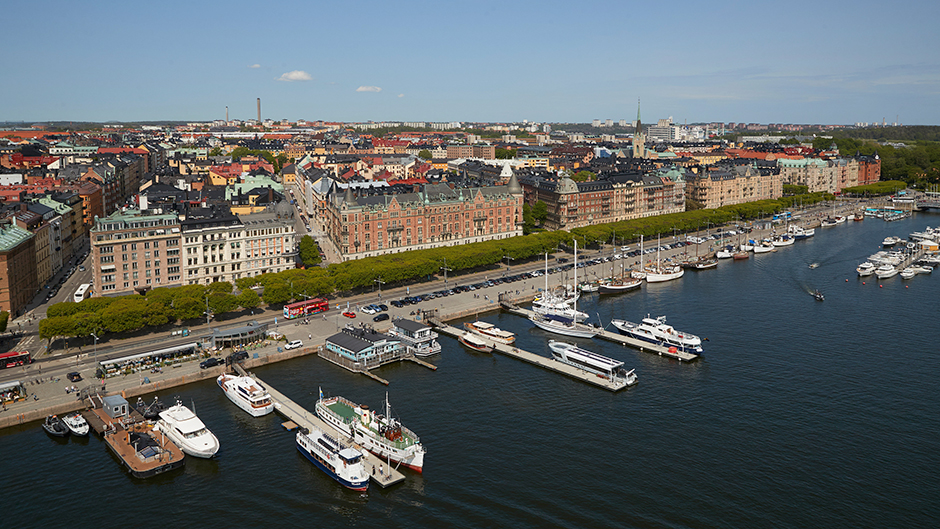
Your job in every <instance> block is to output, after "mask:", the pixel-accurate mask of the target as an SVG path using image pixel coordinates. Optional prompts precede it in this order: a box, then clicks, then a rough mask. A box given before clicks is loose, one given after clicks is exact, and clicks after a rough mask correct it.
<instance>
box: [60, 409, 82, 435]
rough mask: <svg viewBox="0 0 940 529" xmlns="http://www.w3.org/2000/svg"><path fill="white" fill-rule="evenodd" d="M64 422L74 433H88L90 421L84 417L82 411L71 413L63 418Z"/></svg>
mask: <svg viewBox="0 0 940 529" xmlns="http://www.w3.org/2000/svg"><path fill="white" fill-rule="evenodd" d="M62 424H64V425H65V426H66V428H68V429H69V432H71V434H72V435H77V436H79V437H82V436H85V435H88V421H86V420H85V418H84V417H82V414H81V413H78V412H76V413H70V414H68V415H66V416H65V417H64V418H63V419H62Z"/></svg>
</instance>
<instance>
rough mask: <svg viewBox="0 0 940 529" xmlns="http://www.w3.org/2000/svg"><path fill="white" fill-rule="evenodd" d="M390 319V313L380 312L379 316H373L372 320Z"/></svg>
mask: <svg viewBox="0 0 940 529" xmlns="http://www.w3.org/2000/svg"><path fill="white" fill-rule="evenodd" d="M387 319H388V314H384V313H383V314H379V315H378V316H376V317H374V318H372V321H385V320H387Z"/></svg>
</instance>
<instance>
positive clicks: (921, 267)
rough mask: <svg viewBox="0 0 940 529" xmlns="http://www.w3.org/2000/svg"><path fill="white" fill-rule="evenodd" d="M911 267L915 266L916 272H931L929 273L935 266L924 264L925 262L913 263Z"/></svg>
mask: <svg viewBox="0 0 940 529" xmlns="http://www.w3.org/2000/svg"><path fill="white" fill-rule="evenodd" d="M911 268H913V269H914V272H916V273H918V274H929V273H931V272H933V267H932V266H927V265H924V264H919V265H913V266H912V267H911Z"/></svg>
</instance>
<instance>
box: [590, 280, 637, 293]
mask: <svg viewBox="0 0 940 529" xmlns="http://www.w3.org/2000/svg"><path fill="white" fill-rule="evenodd" d="M642 284H643V280H642V279H636V278H635V277H615V278H612V279H608V280H606V281H601V283H600V285H599V286H598V292H600V293H601V294H620V293H621V292H628V291H630V290H634V289H637V288H640V285H642Z"/></svg>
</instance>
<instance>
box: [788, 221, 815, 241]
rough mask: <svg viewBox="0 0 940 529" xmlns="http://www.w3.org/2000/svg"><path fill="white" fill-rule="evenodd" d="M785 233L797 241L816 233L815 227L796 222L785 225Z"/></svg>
mask: <svg viewBox="0 0 940 529" xmlns="http://www.w3.org/2000/svg"><path fill="white" fill-rule="evenodd" d="M787 234H789V235H790V236H792V237H793V238H794V239H795V240H797V241H798V240H800V239H808V238H810V237H812V236H813V235H816V228H804V227H802V226H799V225H797V224H791V225H789V226H788V227H787Z"/></svg>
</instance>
